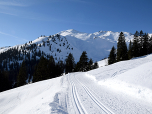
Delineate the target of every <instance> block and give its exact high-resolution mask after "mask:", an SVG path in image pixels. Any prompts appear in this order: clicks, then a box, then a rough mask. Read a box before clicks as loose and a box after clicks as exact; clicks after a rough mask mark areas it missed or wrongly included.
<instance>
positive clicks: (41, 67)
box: [33, 56, 50, 82]
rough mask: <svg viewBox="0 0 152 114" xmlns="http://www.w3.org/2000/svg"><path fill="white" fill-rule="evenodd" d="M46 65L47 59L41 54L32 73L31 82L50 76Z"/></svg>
mask: <svg viewBox="0 0 152 114" xmlns="http://www.w3.org/2000/svg"><path fill="white" fill-rule="evenodd" d="M47 66H48V60H47V59H46V58H44V57H43V56H42V57H41V58H40V62H39V63H38V65H37V67H36V70H35V73H34V75H33V82H37V81H41V80H46V79H49V78H50V77H49V74H48V67H47Z"/></svg>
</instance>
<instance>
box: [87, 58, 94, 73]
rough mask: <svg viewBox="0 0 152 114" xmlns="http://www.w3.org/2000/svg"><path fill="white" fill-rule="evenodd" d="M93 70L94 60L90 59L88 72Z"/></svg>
mask: <svg viewBox="0 0 152 114" xmlns="http://www.w3.org/2000/svg"><path fill="white" fill-rule="evenodd" d="M92 69H93V60H92V59H90V60H89V62H88V67H87V71H89V70H92Z"/></svg>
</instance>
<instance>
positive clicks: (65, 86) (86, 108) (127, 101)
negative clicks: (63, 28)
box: [0, 55, 152, 114]
mask: <svg viewBox="0 0 152 114" xmlns="http://www.w3.org/2000/svg"><path fill="white" fill-rule="evenodd" d="M104 61H105V60H103V61H100V63H101V64H100V66H101V67H100V68H98V69H95V70H92V71H89V72H77V73H69V74H67V75H64V76H61V77H58V78H55V79H50V80H45V81H41V82H37V83H33V84H29V85H25V86H22V87H19V88H15V89H12V90H8V91H5V92H1V93H0V114H152V70H151V68H152V55H147V56H143V57H140V58H134V59H132V60H128V61H122V62H118V63H115V64H112V65H109V66H104V65H106V63H105V64H104ZM105 62H106V61H105Z"/></svg>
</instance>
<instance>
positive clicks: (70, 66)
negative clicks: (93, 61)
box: [65, 53, 75, 74]
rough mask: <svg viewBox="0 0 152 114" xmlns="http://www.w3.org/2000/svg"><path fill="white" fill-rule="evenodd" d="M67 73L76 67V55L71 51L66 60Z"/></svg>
mask: <svg viewBox="0 0 152 114" xmlns="http://www.w3.org/2000/svg"><path fill="white" fill-rule="evenodd" d="M65 62H66V63H65V73H66V74H67V73H69V72H73V69H74V64H75V62H74V57H73V55H72V54H71V53H69V55H68V57H67V58H66V60H65Z"/></svg>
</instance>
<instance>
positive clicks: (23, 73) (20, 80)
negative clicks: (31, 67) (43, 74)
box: [17, 61, 28, 86]
mask: <svg viewBox="0 0 152 114" xmlns="http://www.w3.org/2000/svg"><path fill="white" fill-rule="evenodd" d="M27 76H28V75H27V70H26V65H25V61H23V62H22V65H21V67H20V70H19V75H18V77H17V86H22V85H25V84H26V79H27Z"/></svg>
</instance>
